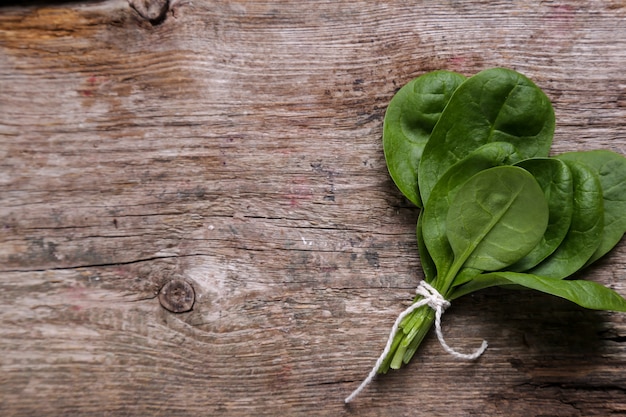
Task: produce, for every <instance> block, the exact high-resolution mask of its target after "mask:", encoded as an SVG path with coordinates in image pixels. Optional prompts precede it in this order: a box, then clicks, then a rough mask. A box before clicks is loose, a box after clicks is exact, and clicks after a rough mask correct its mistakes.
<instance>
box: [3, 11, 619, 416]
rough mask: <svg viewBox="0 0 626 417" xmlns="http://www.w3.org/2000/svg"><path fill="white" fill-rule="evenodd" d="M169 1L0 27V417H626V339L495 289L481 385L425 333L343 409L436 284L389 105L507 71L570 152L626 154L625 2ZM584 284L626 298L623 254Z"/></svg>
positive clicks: (458, 343) (461, 344)
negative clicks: (403, 178)
mask: <svg viewBox="0 0 626 417" xmlns="http://www.w3.org/2000/svg"><path fill="white" fill-rule="evenodd" d="M170 3H171V4H170V10H169V12H168V13H167V14H166V16H165V18H164V19H163V20H162V21H161V20H158V24H151V23H150V22H148V21H146V20H145V19H142V17H141V16H140V15H139V14H138V13H137V11H136V10H135V9H133V8H132V7H130V6H129V4H128V3H127V2H126V1H122V0H113V1H108V2H84V3H72V2H68V3H59V4H53V5H51V6H46V5H42V4H36V5H22V6H17V5H16V6H13V7H3V8H1V9H0V49H1V52H0V201H1V204H0V221H1V223H0V301H1V303H2V305H3V306H4V308H3V309H2V310H0V323H2V324H1V325H0V350H1V352H2V355H0V370H1V372H0V413H1V414H2V415H3V416H26V415H33V414H37V415H69V414H73V415H155V416H156V415H194V416H196V415H217V414H219V415H229V416H238V415H259V416H275V415H278V414H285V415H328V416H331V415H332V416H337V415H359V416H393V415H429V416H430V415H466V416H470V415H507V416H510V415H514V416H516V415H519V416H522V415H523V416H526V415H540V414H541V415H553V416H583V415H584V416H589V415H608V414H610V413H624V412H626V378H625V377H624V375H623V372H622V369H623V367H624V366H625V365H626V346H625V345H624V343H623V342H624V340H625V339H624V335H625V334H626V317H624V316H623V315H620V314H612V313H601V312H590V311H585V310H582V309H579V308H577V307H575V306H572V305H571V304H569V303H566V302H564V301H560V300H555V299H553V298H550V297H547V296H542V295H538V294H533V293H529V292H512V291H504V290H497V289H496V290H488V291H485V292H483V293H480V294H478V295H475V296H471V297H467V298H466V299H461V300H458V302H456V303H455V305H454V306H453V307H452V308H451V309H450V310H449V312H448V314H446V317H445V331H446V335H447V339H448V342H449V343H450V344H451V345H453V346H455V347H457V348H459V349H468V350H469V349H471V348H473V347H474V346H477V345H478V344H479V343H480V340H481V339H482V338H485V339H487V340H488V341H489V342H490V347H489V350H488V351H487V353H486V354H485V355H484V356H483V357H482V358H481V359H480V360H479V361H477V362H476V363H471V364H468V363H462V362H458V361H455V360H454V359H452V358H450V357H449V356H447V354H445V352H443V351H442V350H441V348H440V347H439V346H438V345H437V342H436V340H435V339H434V338H430V337H429V338H428V339H427V340H426V341H425V343H424V346H423V348H422V349H421V351H420V354H419V357H417V358H416V359H415V360H414V361H413V363H412V364H411V365H410V366H409V367H407V368H405V369H403V370H401V371H398V372H393V373H390V374H388V375H386V376H384V377H381V378H379V379H377V380H376V381H375V382H374V383H373V384H372V386H371V387H369V388H368V389H367V391H366V392H364V393H363V394H362V396H361V397H359V398H358V400H357V401H355V402H354V403H353V404H351V405H350V406H349V407H346V406H344V404H343V398H344V397H345V396H346V395H347V394H349V393H350V391H351V390H352V389H354V388H355V387H356V386H357V385H358V383H359V382H360V380H361V379H362V378H363V377H365V375H366V374H367V372H368V371H369V368H370V367H371V366H372V365H373V361H374V360H375V358H376V357H377V355H378V354H379V352H380V350H381V349H382V346H383V344H384V341H385V339H386V337H387V333H388V331H389V328H390V326H391V324H392V322H393V320H394V318H395V316H396V315H397V314H398V313H399V312H400V311H401V309H402V308H403V307H404V306H406V305H407V303H408V302H410V298H411V296H412V293H413V289H414V287H415V286H416V284H417V282H418V280H419V279H420V277H421V275H420V272H419V257H418V255H417V252H416V250H415V238H414V234H413V230H414V223H415V219H416V216H417V211H416V209H414V208H412V207H411V206H410V205H409V204H408V203H407V202H406V201H404V200H403V199H402V197H401V195H400V194H399V192H398V191H397V190H396V189H395V188H394V186H393V184H392V182H391V181H390V179H389V176H388V174H387V172H386V168H385V164H384V159H383V155H382V147H381V142H380V135H381V125H382V117H383V115H384V111H385V108H386V105H387V103H388V101H389V99H390V98H391V97H392V95H393V93H394V92H395V91H396V90H397V89H398V88H399V87H400V86H401V85H403V84H404V83H406V82H407V81H409V80H410V79H411V78H412V77H414V76H417V75H419V74H422V73H424V72H426V71H430V70H434V69H439V68H447V69H451V70H456V71H460V72H463V73H465V74H468V75H470V74H474V73H476V72H478V71H479V70H481V69H484V68H488V67H493V66H505V67H510V68H514V69H516V70H519V71H521V72H523V73H524V74H526V75H528V76H529V77H530V78H532V79H533V80H535V81H536V82H537V83H538V84H539V85H540V86H541V87H542V88H543V89H544V90H545V91H546V93H547V94H548V96H549V97H550V98H551V99H552V100H553V104H554V107H555V110H556V114H557V123H558V126H557V133H556V137H555V144H554V151H555V152H561V151H565V150H573V149H594V148H607V149H612V150H615V151H618V152H621V153H626V124H625V123H624V120H625V116H626V110H625V105H626V99H625V97H626V93H625V91H626V90H625V89H624V88H625V86H626V74H625V73H624V71H623V69H624V67H625V66H626V26H625V25H624V21H625V17H626V5H625V4H624V3H623V2H622V1H620V0H613V1H600V0H589V1H580V2H561V3H559V2H551V1H547V2H541V3H538V4H528V2H525V1H513V2H491V1H479V0H465V1H444V2H436V3H435V2H433V4H423V5H411V4H406V2H400V1H399V2H393V1H389V2H385V3H378V2H364V1H362V2H347V1H346V2H336V1H333V2H331V1H316V2H302V1H298V2H275V1H255V2H245V1H235V2H233V1H198V0H194V1H193V2H190V1H185V0H181V1H170ZM429 3H430V2H429ZM585 277H586V278H589V279H592V280H595V281H598V282H601V283H603V284H607V285H610V286H611V287H612V288H614V289H616V290H617V291H619V292H620V293H622V294H626V281H625V280H624V278H625V277H626V247H624V245H623V242H622V244H621V245H620V246H619V247H618V248H616V250H615V251H614V252H613V253H612V254H610V255H609V256H608V257H607V258H606V259H604V260H602V261H601V262H599V263H598V265H596V266H594V267H593V268H591V269H590V270H589V271H588V272H587V273H586V274H585ZM172 279H183V280H186V281H187V282H189V283H190V284H191V285H192V286H193V287H194V290H195V293H196V300H195V303H194V305H193V309H192V310H191V311H190V312H187V313H182V314H173V313H171V312H169V311H167V310H165V309H163V308H162V307H161V306H160V305H159V302H158V299H157V297H156V295H157V293H158V291H159V289H160V288H161V287H162V286H163V285H164V284H165V283H166V282H169V281H170V280H172Z"/></svg>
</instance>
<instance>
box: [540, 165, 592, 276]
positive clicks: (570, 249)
mask: <svg viewBox="0 0 626 417" xmlns="http://www.w3.org/2000/svg"><path fill="white" fill-rule="evenodd" d="M564 162H565V163H566V164H567V166H568V168H569V169H570V171H571V173H572V179H573V186H574V199H573V201H574V206H573V211H572V221H571V223H570V227H569V230H568V231H567V234H566V235H565V238H564V239H563V241H562V242H561V244H560V245H559V247H558V248H557V249H556V250H555V251H554V252H553V253H552V254H551V255H550V256H548V257H547V258H546V259H545V260H543V261H542V262H541V263H539V265H537V266H536V267H534V268H532V269H530V270H529V271H528V272H529V273H531V274H535V275H541V276H545V277H549V278H556V279H563V278H566V277H568V276H570V275H571V274H573V273H575V272H576V271H578V270H579V269H580V268H582V267H583V266H584V265H585V264H586V263H587V261H588V260H589V259H590V258H591V256H592V255H593V253H594V252H595V251H596V250H597V249H598V247H599V245H600V239H601V237H602V231H603V228H604V213H603V200H602V186H601V185H600V180H599V179H598V176H597V175H595V174H594V173H593V171H592V170H591V169H590V168H588V167H587V166H586V165H584V164H581V163H579V162H576V161H569V160H564Z"/></svg>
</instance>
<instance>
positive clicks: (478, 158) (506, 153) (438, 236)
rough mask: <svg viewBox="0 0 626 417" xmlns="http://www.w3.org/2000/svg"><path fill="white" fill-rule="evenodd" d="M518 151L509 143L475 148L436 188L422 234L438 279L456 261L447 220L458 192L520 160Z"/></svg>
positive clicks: (427, 205) (423, 224)
mask: <svg viewBox="0 0 626 417" xmlns="http://www.w3.org/2000/svg"><path fill="white" fill-rule="evenodd" d="M517 159H518V157H517V150H516V149H515V147H514V146H513V145H511V144H510V143H507V142H493V143H488V144H486V145H483V146H481V147H480V148H478V149H476V150H475V151H474V152H472V153H471V154H470V155H468V156H467V158H465V159H462V160H461V161H459V162H457V163H456V164H455V165H453V166H452V167H451V168H450V169H449V170H448V171H446V173H445V174H444V175H443V176H442V177H441V180H440V181H439V182H438V183H437V184H436V185H435V187H434V188H433V192H432V193H431V196H430V199H429V200H428V204H426V206H425V207H424V210H423V212H422V214H421V215H420V216H421V217H423V221H422V234H423V239H424V242H425V246H426V247H427V249H428V252H429V253H430V254H431V255H430V256H431V257H432V259H433V261H434V263H435V265H436V269H437V272H438V274H439V276H442V277H443V276H445V274H446V272H447V270H448V269H449V268H450V266H451V265H452V262H453V261H454V254H453V252H452V248H451V247H450V243H449V242H448V236H447V231H446V230H447V229H446V219H447V214H448V209H449V208H450V204H451V202H452V199H453V198H454V196H455V195H456V192H457V190H458V189H459V187H461V185H463V184H464V183H465V182H466V181H467V180H468V179H469V178H470V177H472V176H473V175H475V174H477V173H479V172H480V171H483V170H485V169H488V168H493V167H496V166H499V165H506V164H510V163H511V161H515V160H517Z"/></svg>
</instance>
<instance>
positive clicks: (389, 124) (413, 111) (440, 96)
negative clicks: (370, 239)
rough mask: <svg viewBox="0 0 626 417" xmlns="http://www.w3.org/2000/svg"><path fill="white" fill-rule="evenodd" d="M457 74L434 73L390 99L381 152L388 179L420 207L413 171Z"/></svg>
mask: <svg viewBox="0 0 626 417" xmlns="http://www.w3.org/2000/svg"><path fill="white" fill-rule="evenodd" d="M463 81H465V77H464V76H462V75H461V74H457V73H455V72H450V71H434V72H430V73H428V74H425V75H422V76H421V77H419V78H416V79H414V80H413V81H411V82H409V83H408V84H406V85H405V86H404V87H402V88H401V89H400V90H399V91H398V92H397V93H396V95H395V96H394V97H393V99H392V100H391V102H390V103H389V106H388V107H387V112H386V114H385V122H384V126H383V149H384V151H385V159H386V160H387V167H388V169H389V174H390V175H391V178H392V179H393V181H394V182H395V183H396V186H397V187H398V188H399V189H400V190H401V191H402V193H403V194H404V195H405V196H406V198H408V199H409V200H410V201H411V202H413V204H415V205H417V206H418V207H419V206H421V201H420V197H419V193H418V191H417V168H418V166H419V163H420V159H421V158H422V151H423V150H424V146H426V142H428V139H429V138H430V134H431V132H432V130H433V128H434V127H435V125H436V124H437V122H438V121H439V116H440V115H441V112H442V111H443V109H444V107H445V106H446V104H448V100H450V97H451V96H452V93H453V92H454V90H456V89H457V87H458V86H459V85H461V83H463Z"/></svg>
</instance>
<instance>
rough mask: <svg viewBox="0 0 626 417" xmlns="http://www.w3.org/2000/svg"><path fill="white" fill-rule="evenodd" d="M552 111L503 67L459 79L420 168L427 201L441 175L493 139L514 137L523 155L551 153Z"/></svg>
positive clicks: (534, 88)
mask: <svg viewBox="0 0 626 417" xmlns="http://www.w3.org/2000/svg"><path fill="white" fill-rule="evenodd" d="M553 133H554V111H553V109H552V105H551V103H550V100H549V99H548V97H547V96H546V95H545V94H544V93H543V91H541V89H539V88H538V87H537V86H536V85H535V84H534V83H533V82H532V81H530V80H529V79H528V78H526V77H525V76H523V75H521V74H519V73H517V72H515V71H512V70H508V69H504V68H494V69H489V70H485V71H482V72H480V73H478V74H476V75H474V76H473V77H471V78H469V79H468V80H467V81H465V82H464V83H463V84H461V85H460V86H459V87H458V88H457V89H456V91H455V92H454V94H453V95H452V97H451V98H450V101H449V102H448V105H447V106H446V107H445V109H444V111H443V112H442V113H441V116H440V119H439V122H438V123H437V125H436V126H435V128H434V129H433V131H432V134H431V137H430V140H429V141H428V142H427V143H426V146H425V147H424V151H423V153H422V158H421V162H420V164H419V167H418V184H419V191H420V195H421V198H422V202H423V204H426V202H427V201H428V198H429V196H430V193H431V191H432V189H433V188H434V186H435V184H436V183H437V181H439V179H440V178H441V176H442V175H443V174H444V173H445V172H446V171H447V170H448V169H449V168H450V167H451V166H452V165H453V164H455V163H456V162H458V161H460V160H461V159H463V158H465V156H467V155H468V154H469V153H470V152H472V151H473V150H474V149H476V148H478V147H479V146H481V145H484V144H485V143H489V142H510V143H512V144H513V145H514V146H515V147H516V148H517V150H518V152H519V153H520V156H521V157H522V158H531V157H535V156H548V152H549V150H550V145H551V143H552V135H553Z"/></svg>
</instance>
